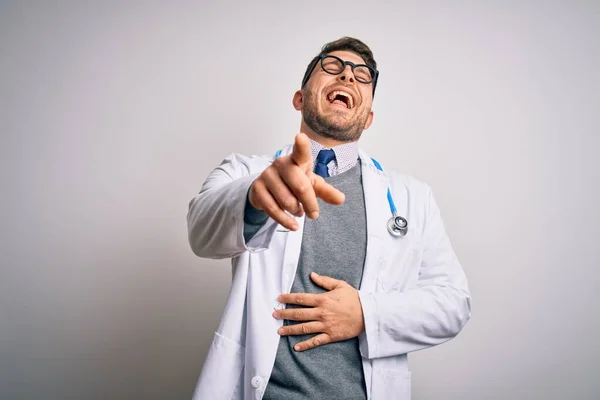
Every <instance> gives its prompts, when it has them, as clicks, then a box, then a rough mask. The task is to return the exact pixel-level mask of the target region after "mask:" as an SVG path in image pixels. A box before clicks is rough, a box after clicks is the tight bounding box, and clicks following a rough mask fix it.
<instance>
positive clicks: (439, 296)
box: [359, 188, 471, 358]
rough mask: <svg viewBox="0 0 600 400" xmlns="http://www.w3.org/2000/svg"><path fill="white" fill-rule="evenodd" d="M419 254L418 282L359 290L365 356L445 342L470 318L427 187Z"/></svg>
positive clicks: (462, 281)
mask: <svg viewBox="0 0 600 400" xmlns="http://www.w3.org/2000/svg"><path fill="white" fill-rule="evenodd" d="M428 192H429V195H428V196H427V197H428V204H427V205H426V208H425V209H426V210H427V211H426V213H425V218H424V219H425V225H424V227H423V234H422V235H423V236H422V238H423V256H422V262H421V265H420V269H419V275H418V278H417V283H416V286H414V287H413V288H411V289H408V290H405V291H388V292H379V293H363V292H359V296H360V301H361V304H362V308H363V316H364V321H365V332H363V333H362V334H361V336H362V337H361V340H360V343H361V344H360V350H361V354H362V355H363V356H364V357H366V358H380V357H389V356H396V355H400V354H405V353H409V352H412V351H416V350H421V349H425V348H428V347H431V346H435V345H438V344H441V343H444V342H446V341H448V340H450V339H452V338H453V337H454V336H456V335H457V334H458V333H459V332H460V330H461V329H462V328H463V327H464V325H465V324H466V323H467V322H468V320H469V319H470V317H471V298H470V293H469V288H468V284H467V278H466V276H465V274H464V271H463V269H462V267H461V265H460V263H459V261H458V259H457V257H456V255H455V253H454V250H453V248H452V245H451V243H450V239H449V237H448V235H447V234H446V231H445V229H444V225H443V222H442V218H441V216H440V210H439V208H438V206H437V204H436V202H435V199H434V198H433V195H432V193H431V189H429V188H428Z"/></svg>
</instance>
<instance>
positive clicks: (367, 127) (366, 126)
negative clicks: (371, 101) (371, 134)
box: [364, 110, 375, 129]
mask: <svg viewBox="0 0 600 400" xmlns="http://www.w3.org/2000/svg"><path fill="white" fill-rule="evenodd" d="M373 115H375V113H374V112H373V110H371V111H369V116H368V117H367V122H365V127H364V129H369V127H370V126H371V124H372V123H373Z"/></svg>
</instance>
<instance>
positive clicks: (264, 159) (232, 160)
mask: <svg viewBox="0 0 600 400" xmlns="http://www.w3.org/2000/svg"><path fill="white" fill-rule="evenodd" d="M273 159H274V157H273V156H267V155H244V154H239V153H231V154H229V155H228V156H227V157H225V159H224V160H223V161H221V164H220V165H219V167H218V169H222V170H224V171H225V172H228V171H244V172H247V173H250V174H252V173H255V172H259V171H261V170H263V169H265V168H266V167H268V166H269V165H270V164H271V163H272V162H273Z"/></svg>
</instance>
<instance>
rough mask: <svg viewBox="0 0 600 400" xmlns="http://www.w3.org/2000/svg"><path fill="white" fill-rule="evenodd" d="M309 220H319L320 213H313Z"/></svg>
mask: <svg viewBox="0 0 600 400" xmlns="http://www.w3.org/2000/svg"><path fill="white" fill-rule="evenodd" d="M308 218H310V219H317V218H319V212H318V211H313V212H311V213H310V214H309V216H308Z"/></svg>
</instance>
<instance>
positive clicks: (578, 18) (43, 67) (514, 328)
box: [0, 0, 600, 400]
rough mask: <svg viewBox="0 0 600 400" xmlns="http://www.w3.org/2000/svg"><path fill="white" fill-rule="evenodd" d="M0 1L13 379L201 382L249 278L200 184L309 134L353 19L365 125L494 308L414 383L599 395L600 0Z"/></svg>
mask: <svg viewBox="0 0 600 400" xmlns="http://www.w3.org/2000/svg"><path fill="white" fill-rule="evenodd" d="M389 3H390V4H387V2H380V3H377V2H373V1H367V0H363V1H360V2H350V1H345V2H335V1H318V2H317V1H314V2H311V1H301V2H300V1H295V2H291V1H272V2H261V3H257V2H247V3H246V2H239V3H230V2H219V3H217V2H204V1H196V2H154V3H151V2H141V1H139V2H136V1H129V2H126V3H124V2H118V1H112V2H108V1H106V2H96V3H95V4H94V3H92V2H83V1H79V2H64V1H63V2H34V1H21V2H19V1H14V2H6V1H4V2H2V3H0V101H1V103H0V132H1V138H2V142H1V146H0V156H1V158H0V167H1V168H0V177H1V182H0V184H1V186H0V188H1V193H2V196H1V200H0V213H1V214H0V217H1V221H2V230H1V237H0V246H1V247H0V250H1V252H0V268H1V270H0V272H1V275H0V398H2V399H42V398H43V399H83V398H85V399H187V398H190V397H191V394H192V392H193V389H194V386H195V384H196V380H197V378H198V376H199V373H200V369H201V366H202V362H203V360H204V357H205V355H206V351H207V348H208V344H209V340H210V338H211V337H212V333H213V332H214V330H215V329H216V327H217V325H218V321H219V318H220V315H221V312H222V310H223V307H224V304H225V299H226V297H227V293H228V288H229V282H230V273H231V271H230V268H229V263H228V261H225V260H223V261H211V260H203V259H200V258H197V257H195V256H194V255H193V254H192V252H191V250H190V249H189V246H188V243H187V228H186V213H187V204H188V201H189V200H190V199H191V198H192V197H193V196H194V194H195V193H197V191H198V190H199V188H200V186H201V184H202V182H203V180H204V178H205V177H206V175H207V174H208V173H209V172H210V170H211V169H212V168H214V167H215V166H217V165H218V163H219V162H220V161H221V160H222V159H223V158H225V157H226V156H227V155H228V154H229V153H231V152H241V153H245V154H272V153H273V152H275V151H276V150H277V149H278V148H280V147H282V146H283V145H285V144H287V143H289V142H290V141H291V140H292V139H293V136H294V135H295V134H296V133H297V130H298V128H299V125H300V115H299V114H298V113H297V112H296V111H295V110H294V109H293V108H292V105H291V100H292V95H293V93H294V91H295V90H297V89H298V87H299V85H300V81H301V79H302V75H303V73H304V70H305V68H306V65H307V64H308V62H309V61H310V59H311V58H312V57H313V56H314V55H316V54H317V53H318V51H319V50H320V47H321V46H322V45H323V44H324V43H325V42H328V41H331V40H335V39H337V38H339V37H340V36H342V35H351V36H355V37H358V38H360V39H361V40H363V41H365V42H366V43H367V44H369V45H370V46H371V48H372V50H373V51H374V53H375V58H376V60H377V61H378V63H379V66H380V71H381V78H380V81H379V86H378V89H377V94H376V97H375V104H374V110H375V120H374V124H373V126H372V127H371V128H370V129H369V130H368V131H365V133H364V135H363V138H362V139H361V146H362V147H363V148H364V149H365V150H367V151H368V152H369V153H370V154H371V155H373V156H375V157H376V158H378V159H379V160H380V161H381V163H382V164H383V165H384V167H385V168H387V169H397V170H401V171H404V172H407V173H410V174H413V175H415V176H416V177H417V178H419V179H422V180H424V181H426V182H427V183H429V184H430V185H431V186H433V188H434V191H435V193H436V196H437V199H438V202H439V204H440V207H441V208H442V213H443V216H444V220H445V222H446V225H447V228H448V231H449V233H450V235H451V238H452V240H453V243H454V245H455V248H456V251H457V253H458V255H459V257H460V259H461V261H462V263H463V265H464V269H465V271H466V273H467V275H468V278H469V282H470V287H471V291H472V296H473V318H472V320H471V321H470V322H469V324H468V325H467V326H466V328H465V329H464V330H463V332H462V333H461V334H460V335H459V336H458V337H457V338H456V339H454V340H452V341H450V342H448V343H447V344H444V345H442V346H439V347H437V348H434V349H429V350H426V351H422V352H418V353H414V354H412V355H411V357H410V360H411V369H412V370H413V393H414V396H413V398H415V399H474V400H476V399H542V398H544V399H597V398H599V397H600V382H599V379H598V371H599V370H600V369H599V367H600V365H599V364H600V362H599V361H598V360H599V359H600V346H599V345H598V336H599V335H600V311H599V309H598V306H599V305H600V301H599V297H598V293H597V292H598V288H599V283H600V273H599V270H600V256H599V252H598V247H599V246H598V244H597V240H598V238H599V237H600V228H599V227H600V213H599V211H598V208H597V204H598V201H599V200H600V188H599V186H600V176H599V175H600V163H599V162H598V159H597V158H596V155H597V153H598V151H599V150H600V135H599V133H600V132H599V130H600V117H599V110H600V94H599V93H600V74H599V73H598V71H599V70H600V65H599V64H600V43H599V42H600V3H598V2H594V1H589V2H582V1H571V2H567V1H563V2H558V1H556V2H550V1H538V2H531V1H529V2H527V1H496V2H486V1H444V2H442V1H440V2H417V1H413V2H405V1H404V2H403V1H397V2H394V4H391V2H389Z"/></svg>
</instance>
